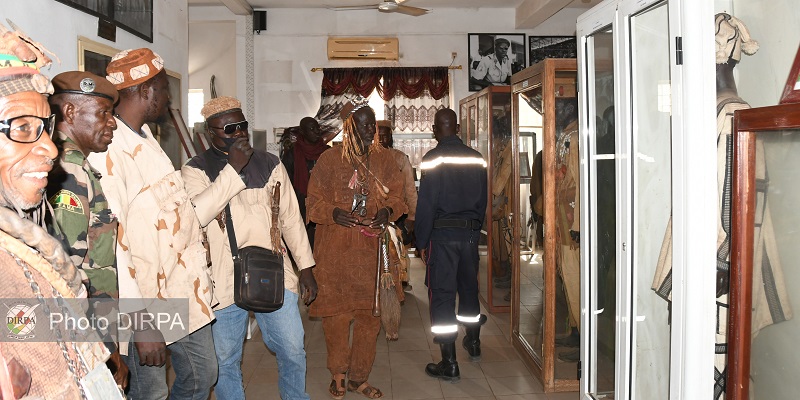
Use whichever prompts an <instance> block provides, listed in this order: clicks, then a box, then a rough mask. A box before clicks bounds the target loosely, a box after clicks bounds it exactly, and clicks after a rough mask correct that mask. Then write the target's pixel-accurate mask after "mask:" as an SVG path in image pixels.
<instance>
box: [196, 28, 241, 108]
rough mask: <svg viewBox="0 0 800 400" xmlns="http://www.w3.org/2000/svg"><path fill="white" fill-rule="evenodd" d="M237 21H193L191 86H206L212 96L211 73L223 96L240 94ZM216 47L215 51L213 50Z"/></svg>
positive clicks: (205, 93) (199, 87) (207, 97)
mask: <svg viewBox="0 0 800 400" xmlns="http://www.w3.org/2000/svg"><path fill="white" fill-rule="evenodd" d="M235 38H236V22H235V21H232V20H231V21H204V22H192V23H190V24H189V89H203V94H204V98H205V99H206V100H209V99H211V89H210V81H211V75H214V76H215V80H214V82H215V87H216V89H217V95H219V96H234V97H235V96H237V92H236V90H237V77H236V65H237V63H238V59H237V57H236V40H235ZM211 49H214V51H209V50H211Z"/></svg>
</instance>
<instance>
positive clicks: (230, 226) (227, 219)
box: [225, 203, 239, 260]
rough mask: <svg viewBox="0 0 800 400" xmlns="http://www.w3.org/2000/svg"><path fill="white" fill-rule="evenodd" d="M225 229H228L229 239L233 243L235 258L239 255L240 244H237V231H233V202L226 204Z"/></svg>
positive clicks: (232, 252) (232, 248) (232, 253)
mask: <svg viewBox="0 0 800 400" xmlns="http://www.w3.org/2000/svg"><path fill="white" fill-rule="evenodd" d="M225 230H226V231H228V241H230V244H231V255H232V256H233V259H234V260H235V259H236V258H237V257H239V245H237V244H236V232H234V231H233V220H232V219H231V203H228V204H225Z"/></svg>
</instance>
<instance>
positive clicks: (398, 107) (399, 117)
mask: <svg viewBox="0 0 800 400" xmlns="http://www.w3.org/2000/svg"><path fill="white" fill-rule="evenodd" d="M448 104H450V103H449V100H448V96H447V95H445V96H443V97H441V98H439V99H436V98H434V97H433V96H431V95H430V93H429V92H428V91H427V90H425V91H424V92H423V93H421V94H420V95H419V96H418V97H416V98H409V97H406V96H402V95H400V94H397V95H395V96H394V97H393V98H392V99H391V100H388V101H387V102H386V105H385V106H384V113H385V116H386V119H387V120H389V121H392V123H393V125H394V131H395V133H398V134H403V133H429V132H433V116H434V115H436V112H437V111H439V110H441V109H443V108H446V107H447V105H448ZM395 138H399V136H396V137H395Z"/></svg>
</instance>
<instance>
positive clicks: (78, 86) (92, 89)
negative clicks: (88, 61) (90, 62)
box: [53, 71, 119, 103]
mask: <svg viewBox="0 0 800 400" xmlns="http://www.w3.org/2000/svg"><path fill="white" fill-rule="evenodd" d="M53 87H54V88H55V92H54V93H53V94H60V93H72V94H83V95H87V96H97V97H103V98H106V99H109V100H111V101H112V102H114V103H116V102H117V100H118V99H119V93H118V92H117V89H116V88H114V85H113V84H111V82H109V81H108V80H107V79H106V78H103V77H100V76H97V75H95V74H93V73H91V72H85V71H69V72H62V73H60V74H58V75H56V76H55V77H54V78H53Z"/></svg>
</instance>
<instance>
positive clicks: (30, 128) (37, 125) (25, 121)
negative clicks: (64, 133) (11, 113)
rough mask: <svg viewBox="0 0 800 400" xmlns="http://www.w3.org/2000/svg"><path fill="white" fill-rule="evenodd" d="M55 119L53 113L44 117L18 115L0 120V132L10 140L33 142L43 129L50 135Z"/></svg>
mask: <svg viewBox="0 0 800 400" xmlns="http://www.w3.org/2000/svg"><path fill="white" fill-rule="evenodd" d="M55 121H56V115H55V114H50V116H49V117H44V118H42V117H37V116H35V115H20V116H18V117H14V118H9V119H4V120H0V132H3V134H5V135H6V137H7V138H8V139H9V140H11V141H12V142H17V143H33V142H35V141H37V140H39V138H40V137H42V132H44V131H47V133H48V134H49V135H50V136H51V137H52V136H53V124H55Z"/></svg>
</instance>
